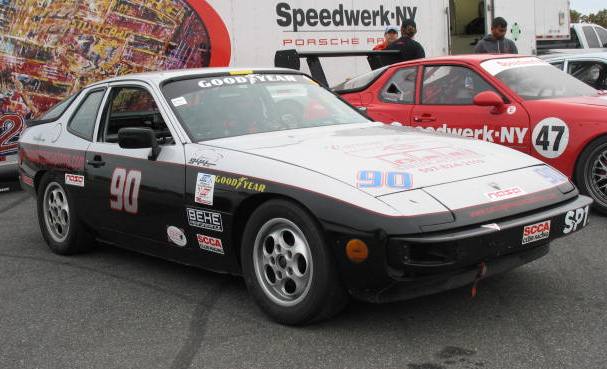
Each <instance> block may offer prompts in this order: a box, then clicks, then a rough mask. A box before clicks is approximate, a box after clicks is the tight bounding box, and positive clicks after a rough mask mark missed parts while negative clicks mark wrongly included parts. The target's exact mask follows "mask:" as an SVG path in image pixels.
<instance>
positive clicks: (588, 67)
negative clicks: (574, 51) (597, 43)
mask: <svg viewBox="0 0 607 369" xmlns="http://www.w3.org/2000/svg"><path fill="white" fill-rule="evenodd" d="M606 69H607V65H605V64H603V63H601V62H596V61H571V62H569V64H568V66H567V73H569V74H571V75H572V76H574V77H575V78H577V79H579V80H580V81H582V82H584V83H586V84H588V85H590V86H592V87H594V88H599V89H600V88H602V85H603V83H602V81H603V80H604V79H605V73H606V72H607V70H606Z"/></svg>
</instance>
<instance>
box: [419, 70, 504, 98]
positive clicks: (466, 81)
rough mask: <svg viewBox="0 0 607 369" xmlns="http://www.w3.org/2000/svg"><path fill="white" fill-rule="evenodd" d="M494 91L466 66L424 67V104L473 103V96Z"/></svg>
mask: <svg viewBox="0 0 607 369" xmlns="http://www.w3.org/2000/svg"><path fill="white" fill-rule="evenodd" d="M483 91H494V92H497V91H496V90H495V89H494V88H493V87H491V86H490V85H489V84H488V83H487V82H485V80H484V79H483V78H482V77H481V76H479V75H478V74H477V73H476V72H474V71H472V70H471V69H469V68H466V67H458V66H449V65H440V66H432V67H425V68H424V81H423V85H422V101H421V103H422V104H424V105H473V99H474V96H476V95H477V94H479V93H480V92H483Z"/></svg>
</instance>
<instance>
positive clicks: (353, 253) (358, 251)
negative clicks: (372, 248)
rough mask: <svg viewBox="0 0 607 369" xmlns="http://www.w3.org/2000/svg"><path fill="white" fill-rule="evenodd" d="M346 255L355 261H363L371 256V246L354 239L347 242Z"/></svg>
mask: <svg viewBox="0 0 607 369" xmlns="http://www.w3.org/2000/svg"><path fill="white" fill-rule="evenodd" d="M346 256H347V257H348V259H350V261H351V262H353V263H357V264H358V263H362V262H363V261H365V260H367V258H368V257H369V248H368V247H367V244H366V243H364V242H363V241H361V240H359V239H352V240H350V241H348V243H347V244H346Z"/></svg>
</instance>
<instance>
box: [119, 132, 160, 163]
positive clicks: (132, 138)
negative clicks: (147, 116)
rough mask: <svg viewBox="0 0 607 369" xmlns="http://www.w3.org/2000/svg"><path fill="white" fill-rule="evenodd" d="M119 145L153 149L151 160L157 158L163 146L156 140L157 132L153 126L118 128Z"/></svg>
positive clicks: (149, 157) (125, 147)
mask: <svg viewBox="0 0 607 369" xmlns="http://www.w3.org/2000/svg"><path fill="white" fill-rule="evenodd" d="M118 145H119V146H120V147H121V148H123V149H147V148H150V149H152V152H151V153H150V155H149V156H148V159H149V160H156V159H157V158H158V155H159V154H160V150H161V147H160V146H159V145H158V140H156V134H155V133H154V130H152V129H151V128H140V127H132V128H120V129H119V130H118Z"/></svg>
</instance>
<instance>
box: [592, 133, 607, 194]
mask: <svg viewBox="0 0 607 369" xmlns="http://www.w3.org/2000/svg"><path fill="white" fill-rule="evenodd" d="M588 177H589V178H588V183H590V189H591V190H592V192H593V193H594V194H595V196H596V197H597V200H599V201H600V202H602V203H603V204H607V145H604V146H602V147H600V148H599V149H597V154H596V155H595V156H594V160H593V161H592V162H591V165H590V171H589V172H588Z"/></svg>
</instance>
